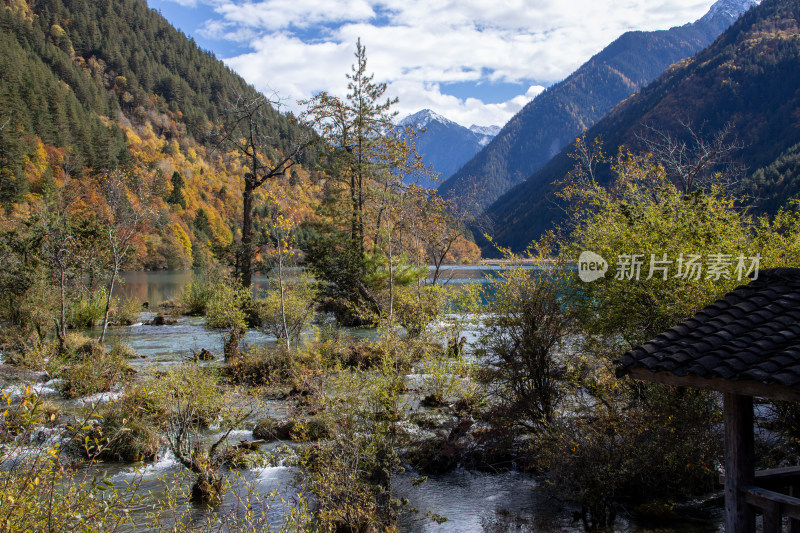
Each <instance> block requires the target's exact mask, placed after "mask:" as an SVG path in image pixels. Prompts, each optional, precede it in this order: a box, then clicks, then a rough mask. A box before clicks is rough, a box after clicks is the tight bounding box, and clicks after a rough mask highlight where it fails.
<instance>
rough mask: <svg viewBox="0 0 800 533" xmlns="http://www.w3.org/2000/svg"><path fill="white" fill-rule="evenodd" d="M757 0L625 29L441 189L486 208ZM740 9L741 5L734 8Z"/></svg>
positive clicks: (735, 0)
mask: <svg viewBox="0 0 800 533" xmlns="http://www.w3.org/2000/svg"><path fill="white" fill-rule="evenodd" d="M755 4H756V2H755V1H754V0H719V1H718V2H717V3H716V4H714V6H717V7H716V9H715V8H714V6H712V8H711V9H710V10H709V12H708V13H706V15H704V16H703V17H701V18H700V19H698V20H697V21H695V22H693V23H689V24H686V25H684V26H676V27H673V28H670V29H668V30H659V31H653V32H642V31H634V32H626V33H624V34H623V35H621V36H620V37H618V38H617V39H615V40H614V41H613V42H612V43H610V44H609V45H608V46H607V47H605V48H604V49H603V50H602V51H601V52H599V53H598V54H596V55H595V56H593V57H592V58H591V59H590V60H589V61H587V62H586V63H584V64H583V65H581V67H579V68H578V69H577V70H576V71H575V72H573V73H572V74H570V76H568V77H567V78H565V79H564V80H563V81H561V82H559V83H556V84H554V85H553V86H551V87H549V88H548V89H546V90H545V91H544V92H543V93H542V94H540V95H538V96H537V97H536V98H535V99H533V100H532V101H531V102H529V103H528V104H527V105H526V106H525V107H524V108H523V109H522V110H520V111H519V112H518V113H517V114H516V115H515V116H514V117H512V118H511V120H510V121H509V122H508V123H506V124H505V125H504V126H503V128H502V129H501V131H500V132H499V133H498V134H497V135H496V136H495V137H494V138H493V139H492V141H491V142H489V143H488V144H487V146H486V147H484V149H483V150H481V151H480V152H478V154H476V155H475V156H474V157H473V158H472V159H470V160H469V161H468V162H466V163H465V164H464V166H463V167H461V168H460V169H458V171H457V172H456V173H455V174H454V175H453V176H451V177H449V178H448V179H447V180H445V181H444V182H443V183H442V184H441V185H440V187H439V191H440V192H441V194H442V195H443V196H445V197H446V198H449V199H452V200H454V201H456V202H458V199H459V196H460V195H461V194H464V193H465V192H466V193H467V194H469V195H470V197H472V196H474V191H475V190H476V189H479V190H480V191H481V194H480V196H481V198H482V202H481V203H480V204H479V207H480V208H486V207H488V206H489V204H491V203H492V202H493V201H494V200H496V199H497V198H499V197H500V196H501V195H502V194H503V193H504V192H506V191H508V190H509V189H511V188H512V187H513V186H514V185H516V184H518V183H520V182H522V181H523V180H525V179H526V178H527V177H528V176H530V175H531V174H532V173H534V172H535V171H536V170H538V169H539V168H542V167H543V166H544V165H545V164H546V163H547V161H548V160H549V159H550V158H551V157H553V156H554V155H556V154H557V153H558V152H559V151H560V150H561V149H562V148H563V147H564V146H566V145H568V144H569V143H570V142H572V140H574V139H575V138H576V137H577V136H578V135H579V134H580V133H581V132H582V131H585V130H586V129H587V128H589V127H591V126H592V125H593V124H594V123H595V122H597V121H598V120H599V119H600V118H602V117H603V115H605V114H606V113H607V112H608V111H610V110H611V109H612V108H613V107H614V106H615V105H617V104H618V103H619V102H621V101H622V100H624V99H625V98H628V97H629V96H630V95H632V94H633V93H635V92H636V91H637V90H638V89H640V88H641V87H643V86H645V85H646V84H647V83H648V82H650V81H652V80H653V79H654V78H656V77H657V76H658V75H660V74H661V73H662V72H664V70H666V69H667V68H668V67H669V66H670V65H672V64H674V63H676V62H677V61H680V60H682V59H685V58H687V57H689V56H691V55H693V54H694V53H696V52H698V51H700V50H702V49H703V48H705V47H706V46H708V45H709V44H711V42H712V41H713V40H714V39H715V38H716V37H717V36H718V35H719V34H720V33H722V31H723V30H724V29H726V28H727V27H728V26H730V24H731V23H732V22H733V21H734V20H735V19H734V18H733V15H732V14H731V13H729V11H731V10H733V11H735V12H738V11H737V10H744V8H745V7H746V6H748V5H755ZM737 6H738V8H737Z"/></svg>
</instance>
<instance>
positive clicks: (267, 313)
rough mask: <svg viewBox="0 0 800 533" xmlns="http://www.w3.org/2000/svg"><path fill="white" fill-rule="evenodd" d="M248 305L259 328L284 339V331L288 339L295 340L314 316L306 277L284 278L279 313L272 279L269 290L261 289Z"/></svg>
mask: <svg viewBox="0 0 800 533" xmlns="http://www.w3.org/2000/svg"><path fill="white" fill-rule="evenodd" d="M251 307H252V313H251V314H252V315H253V318H254V321H255V322H256V324H258V327H259V328H260V329H262V330H263V331H265V332H266V333H268V334H270V335H274V336H275V337H276V338H278V339H285V338H286V337H287V333H288V337H289V340H290V341H292V342H297V341H298V340H299V339H300V335H301V334H302V333H303V330H304V329H305V328H306V327H308V325H309V323H310V322H311V319H312V318H313V316H314V290H313V283H312V282H311V281H310V280H309V279H307V278H302V279H300V280H299V281H284V282H283V313H282V312H281V292H280V285H279V284H278V282H276V281H274V280H273V281H272V282H271V283H270V288H269V290H266V291H262V293H261V294H260V295H259V297H258V298H257V299H256V300H255V301H253V304H252V306H251ZM284 317H285V320H286V331H284Z"/></svg>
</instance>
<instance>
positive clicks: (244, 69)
mask: <svg viewBox="0 0 800 533" xmlns="http://www.w3.org/2000/svg"><path fill="white" fill-rule="evenodd" d="M172 1H177V2H180V3H182V4H187V5H188V4H191V3H194V2H198V1H199V2H201V3H204V4H207V5H210V6H213V13H214V14H215V16H214V17H213V18H211V19H210V20H209V21H207V22H206V24H205V27H204V32H205V34H206V35H211V36H214V37H216V38H221V39H229V40H235V41H237V42H243V43H248V45H249V47H250V48H251V51H250V52H248V53H246V54H242V55H239V56H236V57H232V58H228V59H227V60H226V62H227V63H228V64H229V65H230V66H231V67H232V68H233V69H234V70H236V71H237V72H239V73H240V74H241V75H242V76H244V77H245V79H247V80H248V81H249V82H251V83H253V84H254V85H255V86H256V87H257V88H259V89H262V90H276V91H278V92H279V94H281V95H282V96H283V97H285V98H288V99H290V100H296V99H299V98H307V97H309V96H311V95H312V94H313V93H315V92H318V91H321V90H327V91H329V92H332V93H334V94H339V95H342V94H343V93H344V91H345V87H346V79H345V77H344V75H345V73H347V72H349V68H350V65H351V64H352V62H353V55H352V54H353V52H354V49H355V41H356V39H357V38H359V37H360V38H361V41H362V43H363V44H364V45H365V46H366V48H367V58H368V62H369V65H368V67H369V70H370V71H373V72H374V73H375V79H376V80H378V81H385V82H387V83H388V85H389V92H390V93H391V95H392V96H398V97H399V98H400V106H399V107H398V110H399V111H400V112H401V113H406V112H413V111H417V110H419V109H422V108H424V107H429V108H431V109H433V110H434V111H436V112H438V113H440V114H442V115H444V116H446V117H448V118H450V119H452V120H455V121H456V122H459V123H462V124H464V125H470V124H472V123H476V124H479V125H488V124H502V123H504V122H505V121H506V120H508V119H509V118H510V117H511V116H512V115H513V114H514V113H515V112H516V111H518V110H519V109H520V108H521V107H522V106H523V105H524V104H525V103H527V102H528V101H529V100H530V99H531V98H533V97H534V96H535V95H536V94H538V93H539V92H541V86H543V85H550V84H552V83H553V82H556V81H558V80H561V79H563V78H565V77H566V76H568V75H569V73H570V72H572V71H573V70H575V69H576V68H577V67H578V66H580V65H581V64H582V63H583V62H585V61H586V60H588V59H589V58H590V57H591V56H592V55H593V54H595V53H597V52H598V51H600V50H601V49H602V48H603V47H605V46H606V45H608V44H609V43H610V42H611V41H613V40H614V39H615V38H616V37H618V36H619V35H620V34H622V33H623V32H625V31H627V30H631V29H640V30H654V29H665V28H669V27H671V26H675V25H680V24H684V23H686V22H688V21H693V20H696V19H697V18H699V17H701V16H702V15H703V14H704V13H705V12H706V11H707V10H708V8H709V7H710V5H711V4H712V3H713V0H674V1H672V2H652V1H648V0H619V1H614V2H611V1H608V2H600V1H597V0H569V1H564V0H491V1H490V0H439V1H435V0H258V1H241V0H172ZM452 82H467V83H474V84H475V93H474V97H466V98H463V97H462V98H457V97H455V96H452V95H448V94H445V93H443V92H442V90H443V89H442V87H443V84H447V83H452ZM495 83H513V84H521V85H522V86H531V89H530V90H528V91H527V92H526V93H525V94H519V95H516V96H514V97H512V98H510V99H508V100H507V101H505V102H501V103H487V102H492V101H493V100H494V99H492V98H490V97H489V94H490V92H491V89H492V85H493V84H495Z"/></svg>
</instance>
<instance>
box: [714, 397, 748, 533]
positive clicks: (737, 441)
mask: <svg viewBox="0 0 800 533" xmlns="http://www.w3.org/2000/svg"><path fill="white" fill-rule="evenodd" d="M722 417H723V421H724V423H725V532H726V533H755V530H756V520H755V513H754V512H753V509H752V507H750V506H749V505H747V503H745V494H744V490H745V489H746V488H747V487H751V486H752V485H753V481H754V478H755V462H754V460H755V458H754V451H753V397H752V396H740V395H738V394H733V393H729V392H726V393H724V394H723V407H722Z"/></svg>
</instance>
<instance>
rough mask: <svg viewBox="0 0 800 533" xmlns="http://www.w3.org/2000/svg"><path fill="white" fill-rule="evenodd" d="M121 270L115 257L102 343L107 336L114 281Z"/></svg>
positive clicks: (104, 315)
mask: <svg viewBox="0 0 800 533" xmlns="http://www.w3.org/2000/svg"><path fill="white" fill-rule="evenodd" d="M118 271H119V262H118V261H117V260H116V258H115V259H114V270H113V272H111V283H109V284H108V294H107V295H106V310H105V313H103V331H102V332H101V333H100V339H99V341H100V344H101V345H102V344H103V341H104V340H105V338H106V329H108V312H109V310H110V309H111V293H112V292H114V282H116V281H117V272H118Z"/></svg>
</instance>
